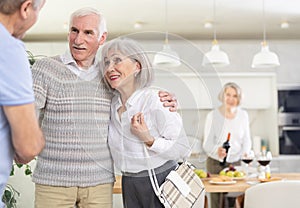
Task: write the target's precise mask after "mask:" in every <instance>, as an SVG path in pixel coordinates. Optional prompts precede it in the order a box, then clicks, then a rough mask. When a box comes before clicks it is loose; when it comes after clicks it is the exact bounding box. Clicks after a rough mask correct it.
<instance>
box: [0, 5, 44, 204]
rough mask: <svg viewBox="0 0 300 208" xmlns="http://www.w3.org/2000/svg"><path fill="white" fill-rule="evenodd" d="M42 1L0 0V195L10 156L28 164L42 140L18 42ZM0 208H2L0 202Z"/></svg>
mask: <svg viewBox="0 0 300 208" xmlns="http://www.w3.org/2000/svg"><path fill="white" fill-rule="evenodd" d="M44 3H45V0H14V1H11V0H1V1H0V39H1V41H0V49H1V53H0V158H1V162H0V196H2V194H3V191H4V188H5V185H6V183H7V180H8V177H9V174H10V171H11V167H12V161H13V157H14V158H15V160H16V162H18V163H28V162H30V161H31V160H32V159H33V158H34V157H35V156H36V155H37V154H39V152H40V151H41V150H42V148H43V147H44V144H45V141H44V138H43V135H42V132H41V130H40V129H39V126H38V122H37V119H36V115H35V109H34V95H33V90H32V78H31V71H30V67H29V63H28V60H27V55H26V50H25V47H24V44H23V42H22V41H20V40H19V39H21V38H22V37H23V36H24V35H25V32H26V31H27V30H28V29H29V28H30V27H31V26H32V25H33V24H34V23H35V22H36V20H37V18H38V14H39V11H40V9H41V8H42V7H43V5H44ZM0 207H4V205H3V204H2V202H1V200H0Z"/></svg>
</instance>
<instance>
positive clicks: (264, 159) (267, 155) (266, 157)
mask: <svg viewBox="0 0 300 208" xmlns="http://www.w3.org/2000/svg"><path fill="white" fill-rule="evenodd" d="M271 160H272V154H271V152H270V151H267V149H266V147H263V148H262V151H261V153H259V156H258V158H257V162H258V163H259V164H260V165H261V166H264V167H265V166H267V165H269V163H270V162H271Z"/></svg>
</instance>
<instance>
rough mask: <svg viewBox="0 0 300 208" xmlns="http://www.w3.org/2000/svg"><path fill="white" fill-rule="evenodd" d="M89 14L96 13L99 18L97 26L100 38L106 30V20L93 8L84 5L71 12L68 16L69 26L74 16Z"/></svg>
mask: <svg viewBox="0 0 300 208" xmlns="http://www.w3.org/2000/svg"><path fill="white" fill-rule="evenodd" d="M91 14H95V15H97V16H98V18H99V26H98V35H99V37H98V38H99V40H100V38H101V37H102V35H103V33H105V32H107V27H106V20H105V18H104V16H103V15H102V14H101V13H100V12H99V11H98V10H97V9H95V8H92V7H84V8H81V9H78V10H76V11H75V12H73V13H72V14H71V17H70V26H71V25H72V23H73V19H74V18H75V17H84V16H87V15H91Z"/></svg>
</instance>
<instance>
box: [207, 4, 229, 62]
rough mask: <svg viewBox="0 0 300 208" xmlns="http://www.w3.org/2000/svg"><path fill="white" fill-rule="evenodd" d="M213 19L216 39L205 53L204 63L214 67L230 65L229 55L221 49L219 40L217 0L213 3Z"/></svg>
mask: <svg viewBox="0 0 300 208" xmlns="http://www.w3.org/2000/svg"><path fill="white" fill-rule="evenodd" d="M213 18H214V19H213V21H214V40H213V41H212V47H211V50H210V51H209V52H207V53H205V54H204V57H203V61H202V65H203V66H213V67H223V66H227V65H229V58H228V55H227V54H226V53H225V52H224V51H222V50H221V49H220V46H219V44H218V41H217V32H216V1H215V0H214V5H213Z"/></svg>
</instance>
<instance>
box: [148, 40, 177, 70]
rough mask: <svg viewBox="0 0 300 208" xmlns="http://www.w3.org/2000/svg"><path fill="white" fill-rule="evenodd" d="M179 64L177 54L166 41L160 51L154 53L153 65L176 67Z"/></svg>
mask: <svg viewBox="0 0 300 208" xmlns="http://www.w3.org/2000/svg"><path fill="white" fill-rule="evenodd" d="M180 64H181V62H180V58H179V56H178V54H177V53H176V52H175V51H173V50H172V49H171V47H170V45H169V44H167V43H166V44H164V45H163V49H162V51H160V52H157V53H156V54H155V56H154V60H153V65H155V66H165V67H176V66H179V65H180Z"/></svg>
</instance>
